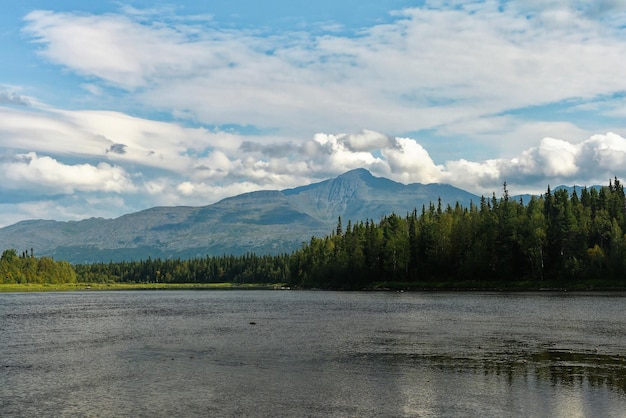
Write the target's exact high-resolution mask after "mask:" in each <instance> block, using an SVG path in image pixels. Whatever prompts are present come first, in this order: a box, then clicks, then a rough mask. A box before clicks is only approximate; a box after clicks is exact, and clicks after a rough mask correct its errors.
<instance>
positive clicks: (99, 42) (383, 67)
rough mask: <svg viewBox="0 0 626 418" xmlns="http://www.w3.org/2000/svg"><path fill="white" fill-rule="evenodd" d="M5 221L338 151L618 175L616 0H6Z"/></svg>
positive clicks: (526, 187)
mask: <svg viewBox="0 0 626 418" xmlns="http://www.w3.org/2000/svg"><path fill="white" fill-rule="evenodd" d="M0 54H1V56H0V59H1V62H2V65H1V66H0V173H2V177H3V178H2V181H1V182H0V226H5V225H9V224H12V223H14V222H17V221H19V220H23V219H40V218H44V219H59V220H69V219H83V218H87V217H91V216H102V217H116V216H119V215H122V214H124V213H128V212H132V211H136V210H140V209H144V208H148V207H152V206H157V205H206V204H210V203H213V202H216V201H217V200H219V199H222V198H224V197H227V196H231V195H234V194H238V193H243V192H247V191H252V190H259V189H283V188H288V187H294V186H298V185H304V184H308V183H311V182H315V181H320V180H323V179H326V178H329V177H333V176H336V175H338V174H341V173H343V172H345V171H348V170H350V169H353V168H357V167H362V168H367V169H369V170H370V171H371V172H372V173H373V174H374V175H377V176H384V177H388V178H391V179H394V180H397V181H400V182H403V183H414V182H419V183H450V184H453V185H455V186H458V187H461V188H463V189H466V190H468V191H471V192H474V193H477V194H487V195H491V193H492V192H494V191H495V192H496V193H500V190H501V187H502V183H503V182H504V181H506V182H507V184H508V187H509V190H510V192H511V193H527V192H542V191H544V190H545V188H546V187H547V185H548V184H549V185H552V186H555V185H558V184H579V185H591V184H607V183H608V180H609V179H611V178H613V177H614V176H617V177H619V178H625V177H626V139H625V137H626V77H624V74H626V61H625V60H624V58H623V57H625V56H626V1H624V0H601V1H596V2H587V1H579V0H547V1H544V0H541V1H539V0H527V1H519V2H516V1H463V0H448V1H434V0H433V1H431V0H424V1H405V0H388V1H380V0H379V1H362V0H361V1H353V0H347V1H341V2H337V1H329V0H323V1H317V2H302V3H300V2H293V1H266V2H258V1H252V0H247V1H229V2H225V1H202V2H198V1H188V2H184V1H179V2H163V3H160V2H154V1H149V2H148V1H99V2H84V1H63V0H58V1H54V2H52V1H28V0H26V1H19V2H12V3H9V4H6V5H4V7H3V13H2V15H1V16H0Z"/></svg>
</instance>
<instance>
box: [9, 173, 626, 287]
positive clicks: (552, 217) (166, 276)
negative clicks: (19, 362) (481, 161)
mask: <svg viewBox="0 0 626 418" xmlns="http://www.w3.org/2000/svg"><path fill="white" fill-rule="evenodd" d="M624 231H626V199H625V196H624V188H623V186H622V185H621V183H620V182H619V180H618V179H617V178H616V179H615V180H614V181H612V182H610V184H609V186H608V187H603V188H600V189H595V188H591V189H586V188H583V189H581V190H574V191H573V192H572V193H569V192H568V191H567V190H564V189H563V190H557V191H554V192H552V191H551V190H550V189H548V191H547V192H546V193H545V194H544V195H543V196H539V197H533V198H531V199H530V201H529V202H527V203H525V202H523V201H521V199H520V200H514V199H511V198H510V197H509V193H508V191H507V189H506V184H505V185H504V190H503V195H502V197H500V198H496V196H495V195H494V196H492V197H491V198H490V199H486V198H484V197H483V198H481V199H480V201H479V202H478V203H477V204H474V203H472V204H470V205H469V207H463V206H461V205H460V204H456V205H454V206H452V205H445V207H444V206H443V205H442V204H441V201H439V202H438V203H437V204H433V203H431V204H430V205H429V206H428V207H426V206H424V207H422V208H421V210H417V209H416V210H414V211H412V212H411V213H408V214H404V215H400V214H390V215H388V216H385V217H383V218H382V219H381V220H380V221H378V222H374V221H373V220H367V221H365V222H358V223H354V224H353V223H352V222H351V221H350V220H348V221H346V223H345V224H344V223H343V220H342V219H341V218H339V222H338V224H337V227H336V229H335V230H334V231H333V232H332V233H330V234H329V235H327V236H325V237H312V238H311V239H310V241H309V242H308V243H305V244H303V245H302V247H301V248H300V249H298V250H297V251H295V252H293V253H291V254H283V255H279V256H273V255H266V256H259V255H255V254H251V253H250V254H246V255H244V256H232V255H224V256H221V257H203V258H194V259H191V260H181V259H160V258H148V259H146V260H141V261H125V262H119V263H113V262H111V263H96V264H84V265H77V266H75V269H76V273H77V274H78V278H79V280H80V281H83V282H135V283H153V282H166V283H217V282H234V283H286V284H288V285H290V286H295V287H303V288H312V287H315V288H330V289H360V288H369V287H373V286H376V285H380V284H381V283H396V284H398V283H402V284H404V285H406V286H407V287H411V286H412V285H416V286H417V287H441V284H442V283H443V284H446V283H447V284H454V287H472V286H476V287H492V288H509V287H510V288H515V287H520V286H518V285H519V284H520V283H522V284H523V283H526V284H529V285H530V287H533V286H535V287H541V286H542V285H543V284H546V285H551V286H552V285H558V286H562V287H564V288H569V287H573V288H595V287H597V286H601V287H607V286H610V287H622V288H623V287H626V236H625V234H624ZM7 260H8V261H9V263H8V264H7ZM2 263H3V264H0V266H1V267H0V268H1V269H3V270H0V271H1V272H2V274H3V276H2V277H3V278H5V277H6V278H9V279H10V280H15V281H17V279H16V278H17V277H20V279H19V280H24V278H26V280H29V279H28V277H33V278H35V280H42V278H41V277H49V279H46V280H56V279H55V278H56V277H57V276H56V275H49V276H41V275H40V276H36V275H33V274H32V272H33V271H39V270H41V269H42V268H41V267H39V266H40V265H41V264H42V263H43V264H44V265H46V263H48V264H49V263H51V261H47V260H46V259H40V260H36V259H34V258H32V257H29V256H28V254H25V255H24V256H22V257H17V254H16V253H15V252H12V253H11V252H7V251H5V254H3V256H2ZM6 265H9V266H12V267H10V268H11V269H12V270H10V271H11V272H12V273H11V274H10V275H7V274H6V271H8V270H6V269H7V267H6ZM18 265H20V266H23V267H24V268H26V270H27V271H29V272H31V273H28V274H26V273H21V275H19V274H18V273H16V270H15V268H16V267H15V266H18ZM36 266H37V267H36ZM58 266H59V268H61V267H63V268H66V267H65V266H66V264H63V263H60V264H58ZM37 269H39V270H37ZM43 270H45V268H44V269H43ZM59 271H60V270H59ZM72 273H73V272H72ZM29 274H30V275H29ZM67 277H68V278H69V279H70V280H73V277H74V276H73V275H72V274H71V273H68V276H67ZM5 280H6V279H5Z"/></svg>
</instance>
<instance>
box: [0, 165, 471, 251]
mask: <svg viewBox="0 0 626 418" xmlns="http://www.w3.org/2000/svg"><path fill="white" fill-rule="evenodd" d="M439 198H441V200H442V203H443V204H444V205H445V204H451V205H454V204H455V203H456V202H459V203H461V204H463V205H465V206H467V205H469V202H470V201H474V202H478V199H479V197H478V196H476V195H473V194H471V193H469V192H466V191H464V190H461V189H458V188H456V187H454V186H450V185H445V184H429V185H424V184H420V183H412V184H407V185H404V184H402V183H398V182H395V181H393V180H390V179H387V178H384V177H375V176H373V175H372V174H371V173H370V172H369V171H367V170H365V169H356V170H351V171H348V172H346V173H344V174H341V175H339V176H337V177H335V178H331V179H327V180H323V181H321V182H318V183H312V184H308V185H304V186H299V187H294V188H289V189H284V190H259V191H253V192H248V193H243V194H240V195H236V196H231V197H227V198H224V199H222V200H220V201H218V202H216V203H213V204H211V205H207V206H198V207H194V206H159V207H153V208H148V209H144V210H141V211H138V212H133V213H129V214H125V215H122V216H119V217H117V218H113V219H104V218H87V219H83V220H80V221H54V220H25V221H21V222H18V223H16V224H13V225H9V226H7V227H4V228H0V250H4V249H7V248H15V249H18V251H22V250H23V249H30V248H34V249H35V252H36V253H37V254H38V255H39V256H52V257H54V258H56V259H63V260H68V261H70V262H74V263H91V262H108V261H121V260H130V259H138V258H147V257H164V258H169V257H180V258H190V257H199V256H205V255H224V254H233V255H240V254H245V253H246V252H255V253H257V254H279V253H285V252H291V251H293V250H294V249H296V248H297V247H299V246H300V245H301V244H302V243H303V242H307V241H308V240H310V238H311V236H323V235H326V234H328V233H330V232H331V231H332V230H333V229H334V227H335V226H336V223H337V219H338V217H342V219H344V220H345V221H348V220H350V221H352V222H359V221H365V220H367V219H371V220H378V219H380V218H381V217H383V216H385V215H389V214H391V213H392V212H393V213H398V214H404V213H408V212H410V211H412V210H413V209H416V208H417V209H420V208H421V207H422V205H426V206H428V205H429V204H430V203H431V202H433V203H435V202H437V200H438V199H439Z"/></svg>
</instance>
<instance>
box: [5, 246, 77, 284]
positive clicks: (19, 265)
mask: <svg viewBox="0 0 626 418" xmlns="http://www.w3.org/2000/svg"><path fill="white" fill-rule="evenodd" d="M74 282H76V271H75V270H74V268H73V267H72V265H71V264H70V263H68V262H67V261H55V260H53V259H52V258H50V257H35V256H34V255H33V250H32V248H31V250H30V253H28V251H24V252H22V253H21V255H18V253H17V250H15V249H8V250H4V251H3V252H2V256H0V283H6V284H21V283H42V284H43V283H50V284H57V283H74Z"/></svg>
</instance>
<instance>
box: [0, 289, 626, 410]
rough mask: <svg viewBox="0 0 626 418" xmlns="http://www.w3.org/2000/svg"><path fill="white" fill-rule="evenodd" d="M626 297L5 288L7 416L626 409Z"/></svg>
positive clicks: (2, 366)
mask: <svg viewBox="0 0 626 418" xmlns="http://www.w3.org/2000/svg"><path fill="white" fill-rule="evenodd" d="M625 355H626V294H624V293H618V294H608V293H606V294H605V293H593V294H580V293H446V292H443V293H421V292H416V293H393V292H355V293H352V292H350V293H348V292H345V293H342V292H321V291H130V292H122V291H120V292H92V291H86V292H73V293H36V294H28V293H5V294H0V416H2V417H12V416H19V417H40V416H50V417H63V416H68V417H70V416H71V417H81V416H83V417H101V416H102V417H108V416H116V417H121V416H128V417H131V416H132V417H170V416H185V417H190V416H191V417H193V416H203V417H208V416H217V417H220V416H225V417H281V416H282V417H325V416H328V417H330V416H332V417H414V416H417V417H442V416H444V417H469V416H474V417H478V416H480V417H503V416H507V417H514V416H519V417H530V416H550V417H577V416H580V417H623V416H626V357H625Z"/></svg>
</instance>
